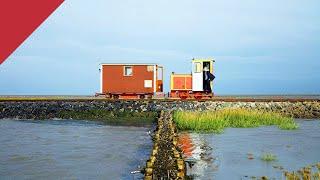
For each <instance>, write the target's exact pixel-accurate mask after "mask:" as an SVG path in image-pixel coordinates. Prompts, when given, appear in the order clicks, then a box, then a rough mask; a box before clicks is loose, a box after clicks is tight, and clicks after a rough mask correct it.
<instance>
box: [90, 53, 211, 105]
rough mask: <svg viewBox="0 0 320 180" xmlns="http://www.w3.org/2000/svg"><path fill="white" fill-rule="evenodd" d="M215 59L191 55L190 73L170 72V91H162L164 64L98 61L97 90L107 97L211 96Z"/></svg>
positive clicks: (176, 97)
mask: <svg viewBox="0 0 320 180" xmlns="http://www.w3.org/2000/svg"><path fill="white" fill-rule="evenodd" d="M214 62H215V61H214V59H192V71H191V74H176V73H173V72H172V73H171V76H170V92H168V93H164V91H163V84H164V79H163V74H164V71H163V69H164V68H163V66H160V65H158V64H152V63H150V64H133V63H132V64H130V63H127V64H119V63H117V64H114V63H102V64H100V69H99V70H100V92H99V93H96V96H104V97H105V98H107V99H159V98H160V99H161V98H170V99H211V98H212V97H213V96H214V93H213V92H212V89H213V82H212V81H213V79H214V78H215V77H214V75H213V63H214Z"/></svg>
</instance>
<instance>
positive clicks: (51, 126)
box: [0, 120, 152, 179]
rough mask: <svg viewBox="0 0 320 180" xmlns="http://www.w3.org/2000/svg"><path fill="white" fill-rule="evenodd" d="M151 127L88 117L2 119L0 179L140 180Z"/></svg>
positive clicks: (149, 143) (147, 153)
mask: <svg viewBox="0 0 320 180" xmlns="http://www.w3.org/2000/svg"><path fill="white" fill-rule="evenodd" d="M148 130H149V128H143V127H117V126H106V125H103V124H99V123H95V122H89V121H69V120H57V121H53V120H50V121H17V120H1V121H0V177H1V179H44V178H45V179H133V178H135V179H139V177H143V176H140V175H138V174H136V175H134V176H133V175H131V174H130V172H131V171H133V170H137V169H138V166H139V165H141V166H143V165H144V163H145V161H146V160H147V158H148V157H149V155H150V154H149V153H150V151H151V146H152V142H151V140H150V138H149V137H148V135H147V133H146V132H147V131H148Z"/></svg>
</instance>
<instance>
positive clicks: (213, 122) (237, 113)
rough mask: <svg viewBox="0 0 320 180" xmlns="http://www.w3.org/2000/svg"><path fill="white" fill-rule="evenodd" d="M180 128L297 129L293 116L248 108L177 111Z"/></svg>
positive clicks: (220, 129)
mask: <svg viewBox="0 0 320 180" xmlns="http://www.w3.org/2000/svg"><path fill="white" fill-rule="evenodd" d="M173 118H174V121H175V123H176V124H177V127H178V129H180V130H192V131H198V132H216V133H220V132H222V131H223V130H224V129H225V128H227V127H233V128H250V127H259V126H264V125H265V126H270V125H277V126H278V127H279V128H280V129H286V130H290V129H296V128H298V125H297V124H296V123H295V122H294V120H293V118H290V117H284V116H281V115H280V114H277V113H272V112H261V111H257V110H247V109H223V110H218V111H203V112H199V111H197V112H194V111H176V112H174V114H173Z"/></svg>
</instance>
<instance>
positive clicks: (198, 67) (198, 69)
mask: <svg viewBox="0 0 320 180" xmlns="http://www.w3.org/2000/svg"><path fill="white" fill-rule="evenodd" d="M202 63H203V62H202V61H192V91H203V71H202V67H203V66H202Z"/></svg>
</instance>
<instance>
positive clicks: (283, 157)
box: [179, 120, 320, 179]
mask: <svg viewBox="0 0 320 180" xmlns="http://www.w3.org/2000/svg"><path fill="white" fill-rule="evenodd" d="M297 123H298V124H299V126H300V128H299V129H298V130H294V131H285V130H280V129H278V128H277V127H274V126H269V127H260V128H228V129H226V131H225V132H224V133H223V134H199V133H181V134H180V136H179V146H180V148H181V149H182V151H183V154H184V157H185V158H186V160H187V161H188V164H189V166H188V168H187V171H188V172H187V173H188V175H190V176H192V177H194V179H251V178H261V177H262V176H267V177H269V178H271V179H272V178H274V179H283V178H284V172H285V171H289V172H292V171H297V170H298V169H301V168H302V167H305V166H308V165H310V164H315V163H318V162H320V153H319V152H320V143H319V142H320V131H319V127H320V121H319V120H312V121H311V120H308V121H305V120H298V121H297ZM264 153H272V154H274V155H276V157H277V159H276V160H275V161H270V162H267V161H264V160H262V159H261V155H262V154H264Z"/></svg>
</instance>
